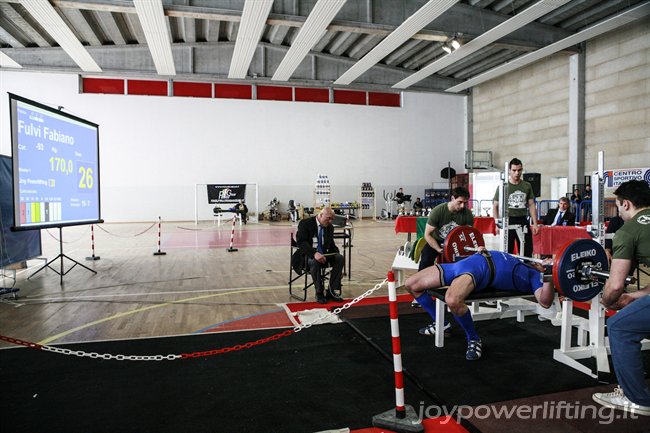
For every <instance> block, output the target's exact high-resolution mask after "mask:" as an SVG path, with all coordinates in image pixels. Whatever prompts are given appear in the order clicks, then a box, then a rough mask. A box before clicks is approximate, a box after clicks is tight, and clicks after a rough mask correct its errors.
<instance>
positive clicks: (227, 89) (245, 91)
mask: <svg viewBox="0 0 650 433" xmlns="http://www.w3.org/2000/svg"><path fill="white" fill-rule="evenodd" d="M214 97H215V98H229V99H253V88H252V87H251V86H250V85H249V84H221V83H216V84H215V85H214Z"/></svg>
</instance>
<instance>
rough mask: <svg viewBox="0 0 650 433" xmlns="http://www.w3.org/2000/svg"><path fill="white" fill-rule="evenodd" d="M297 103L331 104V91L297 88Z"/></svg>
mask: <svg viewBox="0 0 650 433" xmlns="http://www.w3.org/2000/svg"><path fill="white" fill-rule="evenodd" d="M296 101H301V102H330V91H329V89H314V88H313V87H296Z"/></svg>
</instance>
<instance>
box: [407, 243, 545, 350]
mask: <svg viewBox="0 0 650 433" xmlns="http://www.w3.org/2000/svg"><path fill="white" fill-rule="evenodd" d="M547 260H548V265H551V264H552V261H551V259H547ZM545 264H546V263H545ZM543 277H544V266H542V265H540V264H533V263H530V264H528V263H523V262H522V261H521V260H520V259H518V258H516V257H513V256H512V255H510V254H508V253H503V252H501V251H488V250H486V249H485V248H484V247H481V248H480V251H479V253H477V254H474V255H471V256H469V257H467V258H465V259H463V260H461V261H459V262H455V263H442V264H435V265H433V266H430V267H428V268H426V269H423V270H421V271H420V272H418V273H416V274H414V275H412V276H410V277H409V278H408V279H407V280H406V289H407V290H408V291H409V293H410V294H411V295H412V296H413V297H414V298H415V299H417V301H418V302H419V303H420V305H422V307H423V308H424V309H425V310H426V311H427V312H428V313H429V315H430V316H431V317H432V318H434V320H435V302H434V300H433V299H432V298H431V296H430V295H429V294H427V292H426V291H427V289H437V288H439V287H445V286H449V289H447V293H446V294H445V302H446V303H447V305H448V306H449V309H450V310H451V312H452V315H453V316H454V318H455V319H456V321H457V322H458V323H459V324H460V326H461V327H462V328H463V330H464V331H465V335H466V336H467V353H466V354H465V358H466V359H467V360H469V361H474V360H477V359H479V358H480V357H481V351H482V348H481V339H480V337H479V336H478V334H477V333H476V329H474V320H473V319H472V314H471V313H470V311H469V308H468V307H467V305H466V304H465V299H466V298H467V297H468V296H469V295H470V294H471V293H473V292H477V293H478V292H483V291H485V290H489V289H495V290H499V291H507V292H513V293H520V294H521V295H522V296H525V295H531V294H534V295H535V298H536V299H537V302H539V304H540V305H541V306H542V307H544V308H549V307H550V306H551V305H552V304H553V300H554V299H555V291H554V289H553V286H552V284H551V282H544V280H543Z"/></svg>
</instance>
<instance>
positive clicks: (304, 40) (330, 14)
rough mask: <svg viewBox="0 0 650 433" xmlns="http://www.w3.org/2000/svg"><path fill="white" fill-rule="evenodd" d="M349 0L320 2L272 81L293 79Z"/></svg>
mask: <svg viewBox="0 0 650 433" xmlns="http://www.w3.org/2000/svg"><path fill="white" fill-rule="evenodd" d="M346 1H347V0H318V3H316V6H314V9H312V11H311V12H310V13H309V16H308V17H307V20H306V21H305V24H303V26H302V28H301V29H300V32H299V33H298V36H296V39H295V40H294V41H293V43H292V44H291V48H289V51H287V54H286V55H285V56H284V58H283V59H282V63H280V66H278V69H277V70H276V71H275V74H273V77H272V78H271V79H272V80H275V81H287V80H289V78H291V75H292V74H293V73H294V71H295V70H296V68H297V67H298V66H299V65H300V62H302V60H303V59H304V58H305V56H306V55H307V53H309V50H311V49H312V48H313V47H314V45H316V44H317V43H318V41H319V40H320V39H321V38H322V37H323V35H324V34H325V32H326V31H327V26H328V25H329V23H330V22H332V20H333V19H334V17H335V16H336V14H337V13H338V12H339V10H341V8H342V7H343V5H344V4H345V2H346Z"/></svg>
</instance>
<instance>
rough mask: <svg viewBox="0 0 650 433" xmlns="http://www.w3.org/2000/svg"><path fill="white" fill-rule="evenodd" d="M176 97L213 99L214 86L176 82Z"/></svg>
mask: <svg viewBox="0 0 650 433" xmlns="http://www.w3.org/2000/svg"><path fill="white" fill-rule="evenodd" d="M174 96H193V97H195V98H212V84H211V83H189V82H183V81H174Z"/></svg>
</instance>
